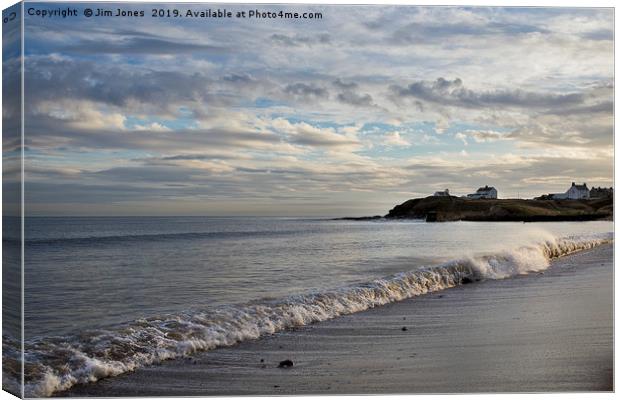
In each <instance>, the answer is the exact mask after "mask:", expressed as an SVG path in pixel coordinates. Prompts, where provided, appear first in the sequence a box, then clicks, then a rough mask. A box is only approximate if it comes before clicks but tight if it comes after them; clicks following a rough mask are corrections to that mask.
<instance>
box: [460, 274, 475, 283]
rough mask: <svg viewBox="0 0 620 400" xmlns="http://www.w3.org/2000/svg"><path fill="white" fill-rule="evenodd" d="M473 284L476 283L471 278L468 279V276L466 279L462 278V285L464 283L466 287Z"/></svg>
mask: <svg viewBox="0 0 620 400" xmlns="http://www.w3.org/2000/svg"><path fill="white" fill-rule="evenodd" d="M473 282H474V281H473V280H472V279H471V278H470V277H468V276H466V277H464V278H462V279H461V283H462V284H463V285H466V284H468V283H473Z"/></svg>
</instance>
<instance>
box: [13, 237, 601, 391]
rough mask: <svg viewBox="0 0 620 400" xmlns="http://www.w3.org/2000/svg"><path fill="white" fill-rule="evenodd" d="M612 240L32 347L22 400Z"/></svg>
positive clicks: (474, 261) (545, 246) (527, 268)
mask: <svg viewBox="0 0 620 400" xmlns="http://www.w3.org/2000/svg"><path fill="white" fill-rule="evenodd" d="M612 241H613V235H612V234H611V233H608V234H604V235H597V236H587V237H586V236H580V237H565V238H559V239H553V238H550V239H548V240H545V241H544V242H541V243H539V244H535V245H530V246H524V247H520V248H518V249H514V250H512V251H501V252H498V253H495V254H490V255H485V256H475V257H474V256H470V257H465V258H462V259H457V260H453V261H450V262H447V263H444V264H441V265H437V266H430V267H423V268H420V269H415V270H413V271H409V272H402V273H399V274H396V275H392V276H389V277H385V278H381V279H376V280H373V281H370V282H367V283H364V284H357V285H352V286H346V287H341V288H337V289H334V290H329V291H322V292H314V293H307V294H303V295H295V296H290V297H287V298H285V299H281V300H273V301H262V302H261V303H249V304H245V305H235V306H224V307H218V308H215V309H211V310H202V311H191V312H185V313H179V314H174V315H164V316H157V317H150V318H143V319H138V320H135V321H132V322H130V323H127V324H124V325H121V326H118V327H116V328H114V329H106V330H92V331H85V332H81V333H79V334H76V335H72V336H63V337H52V338H45V339H36V340H32V341H27V342H26V344H25V346H26V349H25V353H24V358H25V365H24V371H25V374H24V382H25V387H24V391H25V395H26V396H27V397H33V396H34V397H42V396H50V395H52V394H53V393H55V392H58V391H62V390H66V389H69V388H70V387H71V386H73V385H75V384H78V383H88V382H95V381H97V380H98V379H101V378H105V377H110V376H115V375H119V374H122V373H125V372H129V371H133V370H135V369H137V368H140V367H142V366H146V365H149V364H153V363H156V362H160V361H163V360H166V359H172V358H178V357H184V356H187V355H189V354H191V353H194V352H197V351H205V350H210V349H214V348H216V347H220V346H230V345H233V344H235V343H238V342H240V341H243V340H248V339H255V338H258V337H260V336H262V335H266V334H271V333H275V332H278V331H282V330H284V329H288V328H293V327H297V326H303V325H307V324H311V323H313V322H318V321H325V320H328V319H332V318H335V317H338V316H340V315H345V314H351V313H356V312H359V311H364V310H367V309H369V308H373V307H377V306H381V305H384V304H387V303H392V302H395V301H399V300H403V299H407V298H411V297H414V296H418V295H422V294H425V293H428V292H435V291H439V290H443V289H447V288H451V287H454V286H457V285H459V284H462V283H468V282H472V281H476V280H483V279H503V278H508V277H511V276H515V275H519V274H526V273H529V272H535V271H541V270H545V269H546V268H548V267H549V261H550V260H551V259H553V258H556V257H561V256H564V255H567V254H570V253H573V252H576V251H579V250H585V249H590V248H592V247H595V246H598V245H600V244H604V243H610V242H612ZM3 351H4V356H3V358H4V359H3V364H4V385H5V387H7V389H13V390H14V392H19V391H20V390H19V380H18V379H19V378H18V377H19V369H20V368H19V360H20V359H21V355H20V351H19V343H17V342H15V341H13V340H12V339H11V338H9V337H7V336H4V337H3Z"/></svg>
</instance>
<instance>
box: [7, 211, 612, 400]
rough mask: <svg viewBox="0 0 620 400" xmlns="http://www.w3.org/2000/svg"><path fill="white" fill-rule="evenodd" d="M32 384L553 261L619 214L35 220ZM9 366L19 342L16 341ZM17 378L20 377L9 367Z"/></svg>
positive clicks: (67, 380) (29, 242)
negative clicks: (591, 218) (512, 218)
mask: <svg viewBox="0 0 620 400" xmlns="http://www.w3.org/2000/svg"><path fill="white" fill-rule="evenodd" d="M25 229H26V241H25V259H26V263H25V282H26V286H25V292H26V294H25V305H24V318H25V327H24V334H25V342H26V349H25V359H26V363H25V370H26V394H27V395H28V394H29V395H35V396H48V395H51V394H53V393H54V392H56V391H59V390H63V389H67V388H69V387H71V386H72V385H74V384H76V383H80V382H91V381H94V380H97V379H100V378H103V377H107V376H113V375H117V374H120V373H124V372H128V371H131V370H134V369H136V368H140V367H141V366H144V365H148V364H151V363H153V362H158V361H161V360H163V359H168V358H175V357H183V356H186V355H188V354H191V353H192V352H195V351H202V350H209V349H212V348H215V347H218V346H225V345H231V344H234V343H236V342H238V341H241V340H246V339H250V338H256V337H260V336H261V335H264V334H269V333H274V332H278V331H280V330H283V329H287V328H290V327H294V326H299V325H305V324H308V323H312V322H317V321H322V320H326V319H329V318H335V317H337V316H339V315H343V314H349V313H354V312H358V311H362V310H365V309H368V308H370V307H375V306H380V305H383V304H386V303H389V302H392V301H398V300H402V299H404V298H408V297H413V296H416V295H419V294H423V293H426V292H429V291H437V290H442V289H445V288H449V287H452V286H455V285H458V284H461V283H463V282H464V280H467V281H475V280H481V279H503V278H510V277H511V276H514V275H517V274H521V273H527V272H532V271H540V270H544V269H545V268H547V267H548V265H549V260H550V259H551V258H553V257H557V256H562V255H565V254H568V253H570V252H572V251H575V250H579V249H584V248H589V247H592V246H595V245H598V244H601V243H605V242H609V241H611V240H612V239H613V234H612V230H613V224H612V222H607V221H596V222H561V223H527V224H523V223H497V222H496V223H484V222H453V223H436V224H429V223H425V222H422V221H382V220H379V221H334V220H327V219H303V218H246V217H244V218H206V217H205V218H202V217H165V218H163V217H153V218H142V217H140V218H138V217H135V218H120V217H119V218H116V217H115V218H108V217H105V218H103V217H102V218H28V219H27V220H26V223H25ZM3 348H4V354H5V356H4V357H5V362H6V361H7V360H9V359H11V358H13V359H18V358H19V351H18V350H17V349H18V346H17V343H15V342H14V341H13V340H12V338H10V337H8V336H6V335H5V336H4V337H3ZM4 378H5V379H4V381H5V386H6V385H16V384H17V382H15V380H14V377H11V376H10V375H5V377H4Z"/></svg>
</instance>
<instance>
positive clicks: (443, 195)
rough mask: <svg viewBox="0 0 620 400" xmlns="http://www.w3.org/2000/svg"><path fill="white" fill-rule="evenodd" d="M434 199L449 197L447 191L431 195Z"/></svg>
mask: <svg viewBox="0 0 620 400" xmlns="http://www.w3.org/2000/svg"><path fill="white" fill-rule="evenodd" d="M433 196H434V197H450V192H449V191H448V189H446V190H441V191H439V192H435V193H433Z"/></svg>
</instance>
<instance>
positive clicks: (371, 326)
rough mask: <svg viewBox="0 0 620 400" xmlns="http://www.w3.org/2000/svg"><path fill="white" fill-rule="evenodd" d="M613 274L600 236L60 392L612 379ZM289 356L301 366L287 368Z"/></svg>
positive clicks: (574, 383)
mask: <svg viewBox="0 0 620 400" xmlns="http://www.w3.org/2000/svg"><path fill="white" fill-rule="evenodd" d="M612 276H613V245H611V244H607V245H602V246H599V247H597V248H594V249H591V250H586V251H582V252H579V253H575V254H572V255H569V256H566V257H562V258H560V259H556V260H553V261H552V266H551V267H550V268H549V269H548V270H547V271H545V273H544V274H536V273H533V274H529V275H524V276H518V277H515V278H510V279H505V280H488V281H484V282H480V283H474V284H467V285H461V286H458V287H455V288H452V289H447V290H444V291H442V292H438V293H430V294H427V295H422V296H419V297H415V298H413V299H409V300H404V301H401V302H397V303H392V304H389V305H386V306H382V307H377V308H374V309H371V310H368V311H364V312H360V313H356V314H351V315H346V316H342V317H339V318H336V319H334V320H330V321H325V322H321V323H317V324H314V325H309V326H304V327H301V328H297V329H295V330H288V331H285V332H281V333H278V334H275V335H270V336H267V337H264V338H261V339H258V340H250V341H246V342H242V343H240V344H238V345H235V346H232V347H227V348H219V349H216V350H213V351H209V352H204V353H198V354H195V355H193V356H192V357H191V358H186V359H178V360H171V361H166V362H163V363H161V364H159V365H153V366H149V367H144V368H141V369H139V370H137V371H136V372H134V373H130V374H125V375H121V376H117V377H114V378H109V379H103V380H101V381H99V382H96V383H92V384H86V385H78V386H75V387H73V388H72V389H70V390H69V391H66V392H60V393H57V394H56V395H58V396H106V397H109V396H134V395H141V396H156V395H161V393H166V395H169V396H188V395H191V396H198V395H200V396H205V395H250V394H255V395H294V394H346V393H369V394H371V393H467V392H533V391H536V392H546V391H556V392H557V391H611V390H613V279H612ZM403 327H405V328H406V330H403V329H402V328H403ZM285 359H290V360H292V361H293V363H294V366H293V367H292V368H278V363H279V362H280V361H282V360H285ZM261 360H263V362H261Z"/></svg>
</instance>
